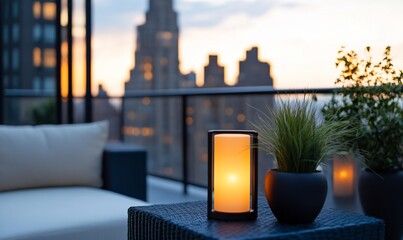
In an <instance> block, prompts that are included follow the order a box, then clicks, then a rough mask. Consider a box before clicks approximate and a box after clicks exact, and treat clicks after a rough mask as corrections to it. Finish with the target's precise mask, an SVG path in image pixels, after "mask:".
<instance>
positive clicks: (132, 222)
mask: <svg viewBox="0 0 403 240" xmlns="http://www.w3.org/2000/svg"><path fill="white" fill-rule="evenodd" d="M128 214H129V222H128V239H129V240H134V239H139V240H154V239H156V240H159V239H175V240H176V239H178V240H179V239H180V240H184V239H278V240H280V239H312V240H315V239H317V240H325V239H334V240H339V239H340V240H357V239H365V240H372V239H374V240H375V239H383V238H384V224H383V221H381V220H379V219H376V218H371V217H367V216H363V215H359V214H356V213H351V212H344V211H339V210H334V209H323V210H322V212H321V213H320V214H319V216H318V217H317V219H316V220H315V222H313V223H312V224H307V225H282V224H279V223H278V222H277V220H276V219H275V217H274V216H273V214H272V212H271V211H270V208H269V207H268V204H267V203H266V199H265V198H262V197H261V198H259V204H258V218H257V220H254V221H240V222H229V221H217V220H208V219H207V202H204V201H203V202H189V203H179V204H168V205H153V206H146V207H131V208H130V209H129V210H128Z"/></svg>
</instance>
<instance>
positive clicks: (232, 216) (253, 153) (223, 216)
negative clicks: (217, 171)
mask: <svg viewBox="0 0 403 240" xmlns="http://www.w3.org/2000/svg"><path fill="white" fill-rule="evenodd" d="M217 134H247V135H249V136H250V137H251V146H250V164H251V174H250V178H251V179H250V182H251V205H252V206H251V208H250V209H249V211H248V212H243V213H226V212H218V211H214V208H213V202H214V199H213V193H214V189H213V188H214V136H215V135H217ZM257 137H258V134H257V132H256V131H254V130H210V131H208V191H207V192H208V193H207V218H208V219H216V220H229V221H240V220H254V219H256V218H257V164H258V154H257V145H258V138H257Z"/></svg>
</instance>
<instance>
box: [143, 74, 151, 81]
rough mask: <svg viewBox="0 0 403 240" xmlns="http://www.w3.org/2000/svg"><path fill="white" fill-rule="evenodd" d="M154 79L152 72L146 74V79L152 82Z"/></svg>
mask: <svg viewBox="0 0 403 240" xmlns="http://www.w3.org/2000/svg"><path fill="white" fill-rule="evenodd" d="M152 78H153V74H152V73H151V72H144V79H145V80H147V81H150V80H151V79H152Z"/></svg>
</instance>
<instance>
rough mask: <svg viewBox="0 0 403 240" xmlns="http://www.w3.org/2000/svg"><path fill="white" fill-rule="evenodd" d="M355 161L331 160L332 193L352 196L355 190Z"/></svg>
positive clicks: (338, 195)
mask: <svg viewBox="0 0 403 240" xmlns="http://www.w3.org/2000/svg"><path fill="white" fill-rule="evenodd" d="M355 172H356V162H355V161H354V159H350V158H349V159H338V158H336V159H334V160H333V195H334V196H335V197H342V198H345V197H353V196H354V190H355Z"/></svg>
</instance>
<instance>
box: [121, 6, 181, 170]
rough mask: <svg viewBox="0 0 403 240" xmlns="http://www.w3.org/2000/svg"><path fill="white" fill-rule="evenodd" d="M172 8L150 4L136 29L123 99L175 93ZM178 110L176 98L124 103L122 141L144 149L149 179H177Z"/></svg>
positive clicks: (178, 76)
mask: <svg viewBox="0 0 403 240" xmlns="http://www.w3.org/2000/svg"><path fill="white" fill-rule="evenodd" d="M172 5H173V4H172V0H150V1H149V9H148V11H147V13H146V20H145V23H144V24H142V25H140V26H138V27H137V42H136V52H135V67H134V69H133V70H131V71H130V79H129V81H128V82H127V83H126V86H125V90H126V93H127V92H129V91H130V90H155V89H176V88H179V86H180V81H181V80H182V75H181V73H180V72H179V59H178V35H179V28H178V23H177V14H176V12H175V11H174V10H173V6H172ZM180 106H181V105H180V100H179V99H178V98H168V99H156V98H143V99H141V100H128V101H125V106H124V107H125V109H126V110H127V115H126V116H125V125H126V126H127V127H126V128H125V130H124V133H125V140H127V141H131V142H136V143H140V144H142V145H144V146H146V147H147V150H148V154H149V155H148V156H149V160H150V161H149V162H148V164H149V167H150V168H149V169H150V170H151V171H152V173H154V174H163V175H169V176H178V177H179V176H180V175H181V172H180V169H181V160H182V156H181V153H182V152H181V148H180V145H181V144H180V141H181V138H180V136H181V132H180V130H181V118H180V116H181V111H180Z"/></svg>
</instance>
